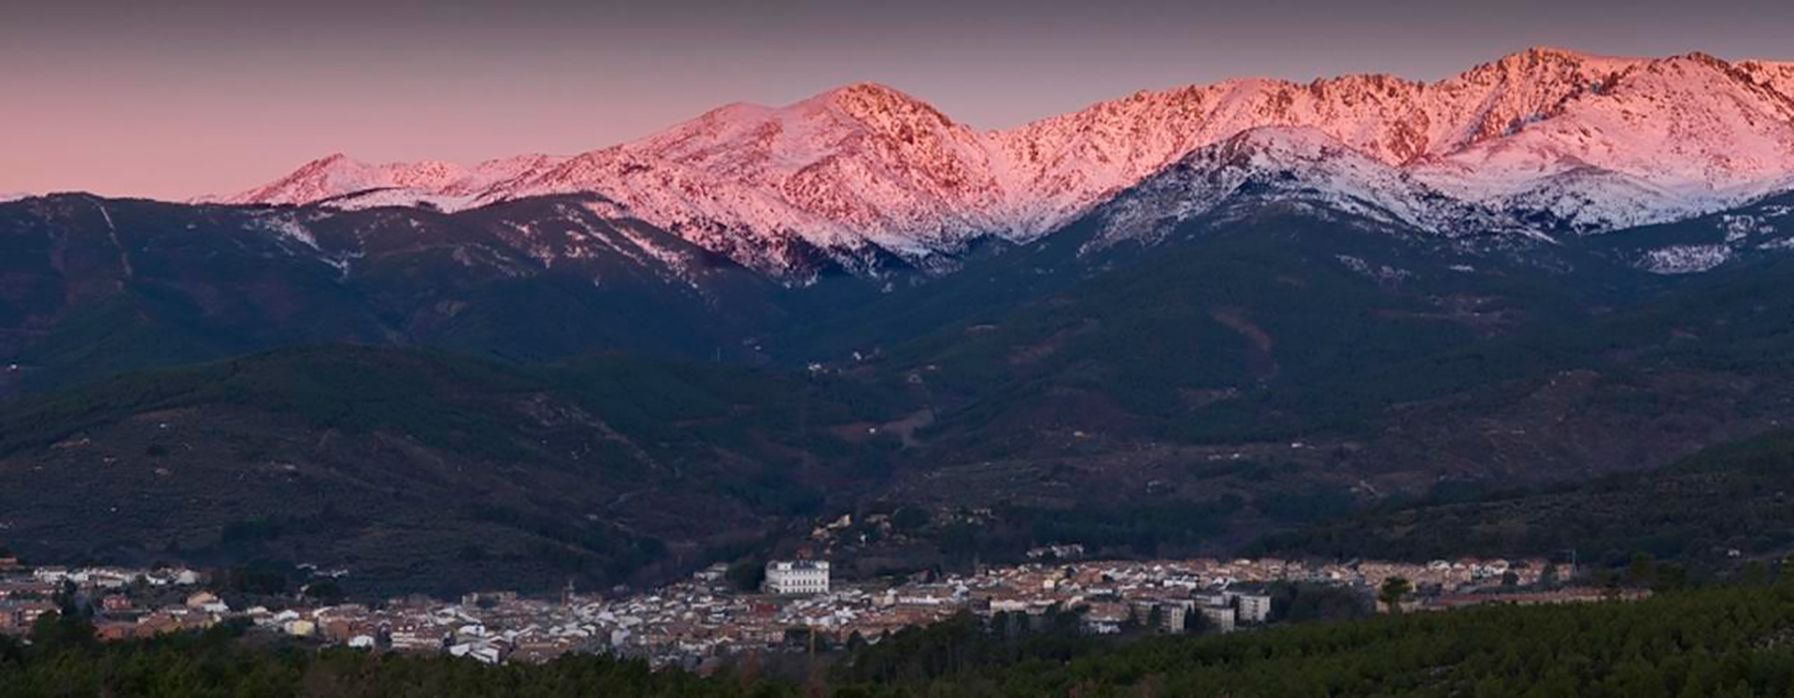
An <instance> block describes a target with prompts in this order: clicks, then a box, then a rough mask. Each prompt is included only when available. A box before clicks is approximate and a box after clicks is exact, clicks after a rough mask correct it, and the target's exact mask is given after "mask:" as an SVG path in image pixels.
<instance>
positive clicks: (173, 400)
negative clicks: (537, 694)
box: [0, 347, 887, 593]
mask: <svg viewBox="0 0 1794 698" xmlns="http://www.w3.org/2000/svg"><path fill="white" fill-rule="evenodd" d="M837 398H839V399H837ZM886 405H887V403H885V402H883V398H881V397H880V396H878V395H877V394H872V393H864V392H856V391H855V390H853V389H851V388H847V389H844V390H839V391H837V390H834V389H830V388H827V384H826V383H820V384H819V383H818V382H816V381H806V380H804V379H801V378H795V377H790V376H784V375H778V374H772V373H764V372H757V371H751V370H745V369H735V368H714V367H704V366H696V365H685V364H679V363H667V362H656V361H643V360H621V359H616V360H599V361H584V362H576V363H572V364H566V365H559V366H553V367H533V368H524V367H518V366H511V365H505V364H498V363H492V362H487V361H477V360H469V359H465V358H457V357H453V356H447V355H441V354H433V353H416V352H407V351H395V350H383V349H369V348H356V347H322V348H314V349H304V350H288V351H282V352H276V353H271V354H263V355H255V356H249V357H245V358H240V359H233V360H230V361H226V362H219V363H214V364H206V365H201V366H195V367H188V368H181V369H173V370H163V371H155V372H146V373H140V374H135V375H131V376H125V377H119V378H114V379H110V380H107V381H102V382H99V383H96V384H93V385H90V386H87V387H84V388H82V389H79V390H73V391H67V392H63V393H58V394H55V395H51V396H44V397H39V398H34V399H31V400H27V401H22V402H15V403H12V404H9V405H6V406H5V407H4V408H0V424H3V425H4V426H0V483H3V484H0V538H3V539H4V540H5V543H6V545H8V546H9V547H10V548H11V549H12V550H14V551H17V552H19V553H21V554H24V555H28V556H31V557H32V558H33V559H40V560H45V561H50V560H63V561H77V560H81V559H107V560H115V561H124V560H137V561H149V560H154V559H184V560H188V561H191V562H195V563H205V564H238V563H242V562H245V561H249V560H254V559H268V560H276V561H282V562H286V563H290V564H297V563H306V562H309V563H313V564H318V565H323V566H325V567H327V568H329V567H344V568H347V569H349V570H350V576H349V577H348V578H346V579H345V580H344V583H345V584H346V585H349V586H351V587H353V588H355V589H358V590H360V591H362V592H367V593H387V592H408V591H420V590H422V591H434V592H438V593H458V592H462V591H467V590H472V589H491V588H525V589H548V588H557V587H559V586H560V585H562V584H564V583H565V582H566V580H567V578H568V577H577V578H579V579H581V580H582V585H583V586H588V587H589V586H592V585H608V584H612V583H617V582H621V581H628V580H631V579H641V578H643V576H644V575H646V576H652V575H653V574H655V573H656V571H657V570H659V571H660V572H667V571H669V570H668V569H667V568H666V567H664V566H665V565H670V566H672V568H673V569H671V570H670V571H671V572H672V573H674V574H677V573H681V572H682V571H683V568H684V567H685V566H688V565H693V564H702V563H704V562H705V560H704V559H703V558H704V555H705V554H706V549H707V548H709V547H711V546H722V547H729V546H739V545H740V544H742V543H743V542H744V541H752V540H754V539H756V538H757V537H758V536H759V535H761V534H763V533H764V532H765V531H766V530H770V529H772V528H774V527H777V526H780V525H782V522H783V521H784V519H785V518H786V517H789V516H793V515H803V514H808V513H810V512H811V510H812V509H814V508H815V507H817V506H818V505H819V504H820V502H822V501H823V499H824V497H825V496H826V495H827V494H829V493H839V492H847V491H852V488H853V487H861V486H865V485H866V484H867V483H869V482H875V481H876V478H875V477H873V474H874V473H871V472H868V471H867V470H866V469H865V468H869V467H871V466H872V465H873V464H876V463H877V462H878V459H879V456H878V454H876V453H870V454H869V453H865V452H862V450H861V449H859V447H857V446H856V445H854V444H853V443H850V442H847V441H842V440H840V439H838V438H836V437H835V436H833V434H834V433H835V432H834V428H835V427H836V426H837V425H839V424H844V423H854V422H858V421H861V420H865V419H868V418H873V417H875V416H876V415H880V414H882V413H883V410H884V409H885V407H886ZM695 512H703V515H702V516H694V515H693V514H694V513H695Z"/></svg>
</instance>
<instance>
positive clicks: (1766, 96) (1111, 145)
mask: <svg viewBox="0 0 1794 698" xmlns="http://www.w3.org/2000/svg"><path fill="white" fill-rule="evenodd" d="M1267 127H1280V128H1283V129H1285V130H1268V131H1261V129H1265V128H1267ZM1248 132H1250V133H1254V134H1257V135H1254V136H1252V137H1251V138H1248V139H1246V141H1242V142H1236V143H1234V146H1233V147H1244V146H1245V145H1246V144H1248V143H1249V144H1251V145H1252V146H1254V147H1256V148H1257V152H1259V153H1261V154H1263V155H1265V156H1266V157H1271V156H1273V155H1274V156H1276V157H1279V158H1284V159H1285V160H1288V159H1289V158H1295V159H1296V160H1297V161H1301V162H1306V163H1307V164H1308V165H1309V166H1311V167H1310V168H1309V169H1310V170H1313V171H1309V172H1307V173H1305V174H1306V176H1309V177H1310V178H1311V179H1314V180H1315V181H1323V180H1324V181H1328V182H1332V183H1333V184H1335V185H1338V186H1339V187H1340V188H1341V190H1342V191H1344V190H1353V191H1357V190H1359V189H1362V186H1364V185H1370V184H1374V185H1376V186H1393V187H1396V188H1397V189H1399V190H1401V191H1408V190H1409V189H1411V188H1414V187H1420V188H1423V189H1424V190H1426V191H1427V192H1429V195H1430V196H1438V195H1440V193H1441V192H1442V193H1443V195H1449V197H1451V198H1455V199H1458V200H1459V203H1460V204H1464V205H1468V206H1473V207H1475V208H1477V209H1479V210H1500V211H1504V212H1507V213H1508V214H1511V217H1512V218H1515V219H1523V220H1527V221H1530V222H1532V223H1533V224H1535V225H1538V226H1542V227H1545V228H1549V229H1551V230H1568V231H1577V232H1599V231H1604V230H1611V229H1615V228H1619V227H1625V226H1629V225H1636V224H1639V223H1647V222H1656V221H1662V220H1670V219H1674V218H1679V217H1685V216H1689V215H1695V214H1699V213H1704V212H1710V211H1712V210H1716V208H1718V207H1724V206H1727V205H1731V204H1735V203H1737V202H1739V201H1742V200H1744V199H1748V198H1750V197H1754V196H1760V195H1762V194H1764V193H1767V192H1769V191H1773V190H1775V189H1776V188H1777V187H1785V186H1787V185H1788V183H1789V182H1791V181H1794V64H1789V63H1778V62H1769V61H1744V62H1739V63H1736V64H1733V63H1727V62H1726V61H1723V60H1720V59H1718V58H1714V57H1712V56H1708V55H1705V54H1687V55H1682V56H1673V57H1669V58H1661V59H1651V58H1620V57H1608V56H1596V55H1590V54H1584V53H1578V52H1575V51H1569V50H1565V49H1558V48H1551V47H1536V48H1531V49H1527V50H1525V51H1521V52H1518V53H1515V54H1512V55H1509V56H1505V57H1502V58H1500V59H1498V60H1495V61H1491V62H1489V63H1485V64H1483V65H1479V66H1476V67H1474V68H1472V69H1470V70H1468V71H1465V72H1464V73H1462V74H1460V75H1457V76H1454V77H1451V78H1447V79H1445V80H1440V81H1437V82H1421V81H1414V80H1407V79H1403V78H1398V77H1392V76H1387V75H1350V76H1344V77H1338V78H1328V79H1321V80H1315V81H1312V82H1308V83H1295V82H1290V81H1284V80H1274V79H1265V78H1251V79H1238V80H1228V81H1224V82H1221V83H1216V84H1212V85H1198V86H1189V87H1182V88H1176V89H1171V90H1163V91H1156V92H1139V93H1135V94H1133V95H1129V96H1127V97H1124V98H1121V99H1117V100H1112V101H1108V102H1102V103H1099V104H1095V105H1092V106H1090V107H1089V108H1086V109H1083V110H1080V111H1077V112H1074V113H1070V114H1065V115H1062V116H1056V117H1051V118H1047V119H1042V120H1040V121H1036V122H1033V123H1029V124H1025V125H1023V126H1020V127H1016V128H1012V129H1006V130H997V131H978V130H975V129H972V128H971V127H968V126H966V125H964V124H961V123H958V122H955V121H953V120H952V119H951V118H949V117H948V116H947V115H945V114H944V113H942V112H940V111H939V110H937V109H935V108H934V107H932V106H930V105H928V104H927V103H925V102H923V101H921V100H919V99H916V98H915V97H912V96H910V95H907V94H905V93H903V92H901V91H899V90H896V89H893V88H890V87H886V86H883V85H877V84H871V83H862V84H855V85H848V86H845V87H841V88H837V89H834V90H830V91H828V92H824V93H822V94H819V95H816V96H814V97H811V98H808V99H805V100H802V101H799V102H796V103H793V104H789V105H785V106H777V107H773V106H762V105H754V104H732V105H728V106H725V107H722V108H719V109H716V110H712V111H710V112H708V113H705V114H703V115H701V116H699V117H697V118H695V119H692V120H690V121H687V122H685V123H682V124H679V125H676V126H674V127H672V128H670V129H667V130H666V131H663V132H660V133H658V134H655V135H652V136H649V137H647V138H644V139H641V140H639V141H634V142H631V143H625V144H621V145H617V146H612V147H608V148H603V149H599V150H594V151H590V152H587V153H583V154H580V155H578V156H575V157H572V158H566V159H555V158H543V157H540V156H531V157H529V158H513V159H510V160H503V161H493V162H491V163H486V164H482V165H480V166H477V167H474V168H466V169H462V168H456V167H454V166H451V165H444V164H442V163H421V164H412V165H400V164H394V165H363V164H360V163H355V162H353V161H351V160H348V159H346V158H340V157H335V158H327V159H325V160H320V161H317V162H314V163H311V164H309V165H307V166H306V167H305V168H302V169H301V170H300V171H298V172H295V173H294V174H293V175H291V176H289V177H287V178H285V179H283V180H281V181H279V182H276V183H274V184H271V185H269V186H267V187H263V188H260V189H256V190H252V191H250V192H245V193H243V194H240V195H237V196H234V197H230V198H229V199H228V201H233V202H260V203H309V202H316V201H325V200H334V201H335V202H336V203H334V204H333V205H368V202H369V201H374V202H377V203H395V202H402V200H405V199H412V200H417V201H427V202H429V203H434V204H436V205H438V206H445V207H450V208H454V207H461V206H475V205H481V204H486V203H491V202H496V201H502V200H507V199H516V198H522V197H529V196H540V195H549V194H568V193H582V194H586V193H589V194H595V195H599V196H602V197H603V198H605V199H607V200H609V201H610V202H612V203H611V205H613V206H615V207H616V209H617V210H618V211H619V213H620V214H623V215H629V216H633V217H636V218H639V219H642V220H644V221H646V222H649V223H651V224H654V225H656V226H659V227H662V228H665V229H668V230H670V231H673V232H675V233H677V234H679V235H681V236H684V237H685V238H686V239H688V240H691V241H693V242H695V243H697V244H698V245H700V246H703V247H706V248H708V249H711V250H713V251H717V252H721V253H724V254H727V255H729V256H731V257H733V258H735V259H736V260H738V261H741V262H743V263H745V264H748V265H749V266H752V267H756V268H759V269H762V270H765V271H767V272H769V273H772V274H776V275H781V276H784V277H786V278H788V279H789V278H792V277H793V276H802V275H803V274H806V273H809V271H805V270H811V271H813V269H814V262H815V261H816V260H817V259H818V255H820V256H821V257H822V258H826V259H830V260H833V261H834V262H836V263H839V264H841V265H843V266H846V267H848V268H852V269H861V270H869V269H872V268H873V267H874V266H875V260H876V259H880V258H883V257H887V256H891V255H895V256H896V257H899V258H902V259H906V260H908V261H910V262H911V263H916V264H921V265H923V266H928V265H930V264H932V261H931V260H937V259H939V258H941V257H942V256H951V255H952V254H953V253H955V252H956V251H958V250H960V249H962V248H963V247H964V246H965V245H967V244H968V241H970V240H971V239H973V238H977V237H980V236H986V235H990V236H1000V237H1005V238H1009V239H1012V240H1023V241H1025V240H1028V239H1031V238H1033V237H1035V236H1038V235H1042V234H1046V233H1049V232H1052V231H1054V230H1057V229H1059V228H1060V227H1062V226H1064V225H1065V224H1066V223H1067V222H1069V221H1071V220H1072V219H1075V218H1077V217H1079V216H1082V215H1084V214H1086V213H1088V212H1090V211H1091V210H1092V209H1093V208H1095V207H1096V206H1098V205H1100V204H1102V203H1104V202H1106V201H1109V200H1111V199H1113V198H1114V197H1116V196H1118V195H1120V194H1121V193H1122V192H1124V191H1127V190H1128V189H1130V188H1132V187H1135V186H1136V185H1139V184H1141V183H1142V182H1144V181H1146V180H1147V179H1148V178H1149V177H1151V176H1153V175H1154V173H1157V172H1159V171H1161V170H1163V169H1165V168H1167V167H1170V166H1173V165H1174V164H1179V163H1182V164H1181V166H1185V167H1187V166H1189V163H1183V162H1182V161H1183V160H1184V158H1185V157H1186V156H1187V155H1190V154H1192V153H1194V152H1197V151H1202V152H1204V153H1206V154H1207V155H1206V156H1218V155H1220V154H1221V153H1222V152H1224V151H1225V148H1223V149H1220V150H1213V149H1210V147H1211V146H1215V145H1217V144H1223V143H1227V142H1229V140H1230V139H1234V138H1235V137H1236V136H1238V135H1240V134H1243V133H1248ZM1323 137H1324V138H1323ZM1265 139H1271V140H1269V141H1267V140H1265ZM1314 148H1318V150H1315V149H1314ZM1339 148H1343V149H1344V150H1338V149H1339ZM1314 154H1322V155H1326V157H1324V158H1319V159H1312V158H1310V159H1306V160H1304V159H1303V158H1304V156H1305V155H1314ZM1199 159H1200V158H1199ZM1325 168H1339V169H1338V171H1337V172H1333V173H1331V175H1328V176H1325V177H1322V176H1321V175H1322V174H1323V173H1322V172H1320V171H1318V170H1319V169H1325ZM1333 175H1337V176H1333ZM1351 177H1363V178H1366V179H1365V180H1364V181H1361V182H1357V183H1356V184H1354V185H1352V186H1347V184H1348V183H1347V182H1346V181H1345V179H1344V178H1351ZM367 190H377V191H378V192H381V193H380V194H378V195H368V194H361V195H357V196H350V197H345V195H346V194H350V193H352V192H363V191H367ZM1407 196H1408V195H1407V194H1402V193H1395V194H1389V195H1377V196H1371V195H1370V194H1369V193H1366V197H1365V198H1363V199H1362V200H1365V201H1378V202H1380V203H1379V204H1378V205H1377V206H1378V207H1379V208H1384V209H1386V211H1387V212H1388V213H1391V214H1394V215H1396V217H1397V218H1401V217H1403V215H1405V214H1402V213H1400V211H1399V206H1397V203H1396V202H1399V201H1400V200H1403V199H1404V198H1405V197H1407ZM1389 206H1396V207H1397V208H1387V207H1389ZM798 280H800V281H801V279H798Z"/></svg>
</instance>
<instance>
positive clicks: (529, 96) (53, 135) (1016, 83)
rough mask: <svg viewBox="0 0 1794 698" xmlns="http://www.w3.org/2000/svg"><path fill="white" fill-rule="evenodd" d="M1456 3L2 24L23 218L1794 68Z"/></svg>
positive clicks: (9, 183) (1, 127) (1714, 21)
mask: <svg viewBox="0 0 1794 698" xmlns="http://www.w3.org/2000/svg"><path fill="white" fill-rule="evenodd" d="M31 2H36V0H27V3H31ZM1447 4H1448V3H1427V2H1414V1H1411V0H1380V1H1377V2H1358V3H1341V2H1321V1H1319V0H1255V1H1252V2H1233V3H1216V2H1169V1H1168V0H1109V1H1107V2H1102V3H1071V2H1059V1H1054V0H1039V1H1037V2H973V1H971V0H953V1H949V0H915V1H912V2H907V3H890V4H886V5H882V6H874V5H872V4H870V3H846V2H839V3H832V2H831V3H825V2H809V1H807V0H764V1H762V2H756V3H724V2H720V1H719V2H678V1H673V0H661V1H659V2H653V3H613V4H608V5H607V4H606V3H591V2H574V1H573V0H563V1H560V2H534V3H521V4H505V5H501V4H498V3H483V2H475V1H470V0H461V1H456V0H440V1H438V2H417V1H397V2H379V1H376V0H361V1H360V2H347V1H345V0H327V1H323V2H311V3H291V4H288V5H283V6H278V7H275V8H268V7H246V6H244V5H245V3H225V2H219V1H216V0H186V1H182V0H170V1H169V2H156V3H145V2H135V1H133V2H125V1H124V0H104V1H92V2H82V1H81V0H65V1H63V2H42V3H40V4H39V6H37V7H25V8H18V9H14V10H12V11H11V12H9V13H8V16H7V17H6V19H5V21H3V22H0V95H4V101H3V102H0V194H5V193H10V192H47V191H63V190H86V191H93V192H97V193H101V194H107V195H119V196H150V197H157V198H187V197H191V196H197V195H201V194H207V193H221V192H230V191H236V190H240V189H244V188H247V187H250V186H253V185H256V184H260V183H263V182H265V181H268V180H271V179H274V178H276V177H279V176H280V175H283V174H285V173H286V172H288V171H290V170H292V169H294V168H295V167H297V166H298V165H300V164H302V163H304V162H305V161H308V160H311V159H313V158H316V157H319V156H322V155H326V154H329V153H333V152H339V151H340V152H346V153H348V154H350V155H351V156H354V157H356V158H358V159H362V160H368V161H385V160H411V159H424V158H429V159H441V160H450V161H460V162H473V161H477V160H481V159H485V158H489V157H497V156H504V155H513V154H518V153H525V152H548V153H563V154H566V153H576V152H580V151H584V150H589V149H592V148H597V147H601V146H605V145H609V144H612V143H616V142H619V141H622V140H627V139H631V138H635V137H639V136H642V135H645V134H647V133H650V132H652V131H654V130H657V129H659V128H661V127H664V126H667V125H670V124H672V123H675V122H677V121H680V120H683V119H686V118H690V117H692V116H695V115H696V114H698V113H701V112H703V111H705V110H707V109H710V108H712V107H715V106H718V105H721V104H724V103H727V102H731V101H754V102H762V103H769V104H779V103H785V102H789V101H793V100H796V99H800V98H802V97H804V96H807V95H809V94H813V93H815V92H819V91H822V90H824V89H827V88H829V87H832V86H836V85H840V84H845V83H850V82H857V81H867V80H870V81H877V82H883V83H887V84H890V85H893V86H895V87H898V88H899V89H902V90H904V91H906V92H909V93H911V94H914V95H916V96H917V97H920V98H922V99H925V100H928V101H930V102H932V103H934V104H935V105H936V106H938V107H939V108H941V109H942V110H943V111H945V112H946V113H947V114H948V115H950V116H952V117H953V118H955V119H957V120H960V121H964V122H967V123H970V124H972V125H975V126H979V127H1000V126H1010V125H1014V124H1017V123H1021V122H1024V121H1027V120H1029V119H1033V118H1039V117H1042V116H1047V115H1051V114H1056V113H1060V112H1064V111H1069V110H1072V109H1076V108H1079V107H1081V106H1084V105H1086V104H1088V103H1090V102H1093V101H1097V100H1101V99H1107V98H1112V97H1116V96H1120V95H1125V94H1127V93H1129V92H1132V91H1135V90H1138V89H1147V88H1162V87H1168V86H1173V85H1179V84H1188V83H1200V82H1211V81H1214V80H1219V79H1224V78H1227V77H1234V76H1241V75H1269V76H1276V77H1287V78H1293V79H1299V80H1307V79H1310V78H1313V77H1318V76H1324V75H1334V74H1340V73H1348V72H1373V71H1374V72H1392V73H1397V74H1402V75H1406V76H1410V77H1416V78H1425V79H1435V78H1439V77H1444V76H1446V75H1449V74H1451V73H1454V72H1457V71H1458V70H1462V69H1465V68H1468V67H1470V66H1471V65H1474V64H1476V63H1479V62H1483V61H1487V60H1492V59H1494V58H1497V57H1499V56H1501V55H1503V54H1505V53H1510V52H1513V51H1516V50H1519V49H1522V48H1524V47H1526V46H1529V45H1535V44H1549V45H1558V46H1565V47H1569V48H1576V49H1579V50H1585V51H1591V52H1598V53H1614V54H1633V55H1667V54H1672V53H1683V52H1687V51H1693V50H1702V51H1707V52H1710V53H1714V54H1717V55H1720V56H1723V57H1727V58H1748V57H1767V58H1775V57H1780V58H1794V45H1791V44H1789V39H1788V35H1787V30H1788V28H1789V27H1794V3H1781V4H1778V5H1777V6H1773V7H1764V6H1763V5H1762V4H1760V3H1754V2H1748V3H1747V2H1737V1H1734V0H1708V1H1705V2H1699V3H1691V2H1660V1H1655V0H1641V1H1638V2H1620V1H1619V0H1604V1H1598V2H1582V3H1564V2H1561V0H1559V1H1555V2H1544V1H1539V0H1509V1H1508V2H1503V3H1484V4H1483V5H1484V6H1482V7H1479V8H1477V9H1470V10H1465V9H1457V8H1451V7H1441V6H1440V5H1447ZM152 5H154V6H158V7H148V6H152ZM1777 54H1780V55H1779V56H1778V55H1777Z"/></svg>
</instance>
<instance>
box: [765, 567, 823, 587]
mask: <svg viewBox="0 0 1794 698" xmlns="http://www.w3.org/2000/svg"><path fill="white" fill-rule="evenodd" d="M828 582H829V573H828V563H827V562H825V561H820V560H795V561H774V562H768V563H766V591H768V592H770V593H773V594H781V595H796V594H827V593H828Z"/></svg>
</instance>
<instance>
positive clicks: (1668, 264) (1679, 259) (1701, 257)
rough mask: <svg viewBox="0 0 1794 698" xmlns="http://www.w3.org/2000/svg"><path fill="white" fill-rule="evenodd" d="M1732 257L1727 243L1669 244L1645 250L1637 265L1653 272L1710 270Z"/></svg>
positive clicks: (1674, 272) (1697, 271)
mask: <svg viewBox="0 0 1794 698" xmlns="http://www.w3.org/2000/svg"><path fill="white" fill-rule="evenodd" d="M1731 258H1732V248H1731V247H1730V246H1728V245H1670V246H1668V247H1660V248H1657V249H1654V250H1651V251H1649V252H1646V253H1645V255H1644V258H1643V259H1641V260H1639V263H1638V267H1639V268H1640V269H1643V270H1645V271H1648V272H1651V273H1653V274H1694V273H1699V272H1703V271H1710V270H1712V269H1714V268H1717V267H1718V266H1719V265H1721V264H1725V263H1726V261H1727V260H1729V259H1731Z"/></svg>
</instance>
